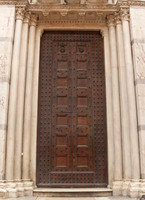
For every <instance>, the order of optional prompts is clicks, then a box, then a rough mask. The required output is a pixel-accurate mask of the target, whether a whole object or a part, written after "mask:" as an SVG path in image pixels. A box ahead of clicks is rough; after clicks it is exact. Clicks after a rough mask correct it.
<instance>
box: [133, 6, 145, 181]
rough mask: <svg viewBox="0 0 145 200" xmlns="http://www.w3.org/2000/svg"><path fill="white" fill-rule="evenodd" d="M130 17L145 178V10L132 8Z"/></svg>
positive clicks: (142, 172)
mask: <svg viewBox="0 0 145 200" xmlns="http://www.w3.org/2000/svg"><path fill="white" fill-rule="evenodd" d="M130 15H131V16H130V17H131V35H132V49H133V61H134V73H135V85H136V100H137V115H138V130H139V139H140V156H141V177H142V178H145V157H144V155H145V134H144V130H145V26H144V19H145V8H144V7H142V8H141V7H131V9H130Z"/></svg>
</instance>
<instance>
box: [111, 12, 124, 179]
mask: <svg viewBox="0 0 145 200" xmlns="http://www.w3.org/2000/svg"><path fill="white" fill-rule="evenodd" d="M108 25H109V38H110V51H111V69H112V96H113V132H114V179H115V180H121V179H122V150H121V125H120V101H119V82H118V64H117V48H116V34H115V25H114V16H113V15H110V16H108Z"/></svg>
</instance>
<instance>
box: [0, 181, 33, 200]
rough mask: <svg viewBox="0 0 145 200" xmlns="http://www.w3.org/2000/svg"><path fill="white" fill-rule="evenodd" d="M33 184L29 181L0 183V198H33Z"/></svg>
mask: <svg viewBox="0 0 145 200" xmlns="http://www.w3.org/2000/svg"><path fill="white" fill-rule="evenodd" d="M33 188H34V187H33V182H32V181H30V180H15V181H7V180H4V181H0V197H2V198H17V197H24V196H33Z"/></svg>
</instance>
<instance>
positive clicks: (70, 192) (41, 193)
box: [33, 188, 112, 197]
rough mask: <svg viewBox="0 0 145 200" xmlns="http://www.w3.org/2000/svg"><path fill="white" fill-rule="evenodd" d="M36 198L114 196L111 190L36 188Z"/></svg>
mask: <svg viewBox="0 0 145 200" xmlns="http://www.w3.org/2000/svg"><path fill="white" fill-rule="evenodd" d="M33 195H34V196H35V197H108V196H112V190H111V189H109V188H65V189H64V188H63V189H62V188H36V189H34V190H33Z"/></svg>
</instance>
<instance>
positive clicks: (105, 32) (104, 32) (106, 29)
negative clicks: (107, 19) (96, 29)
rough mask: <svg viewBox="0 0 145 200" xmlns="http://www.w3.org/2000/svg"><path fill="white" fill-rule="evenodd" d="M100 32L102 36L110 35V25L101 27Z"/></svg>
mask: <svg viewBox="0 0 145 200" xmlns="http://www.w3.org/2000/svg"><path fill="white" fill-rule="evenodd" d="M100 32H101V34H102V37H106V36H108V27H105V28H103V29H101V31H100Z"/></svg>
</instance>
